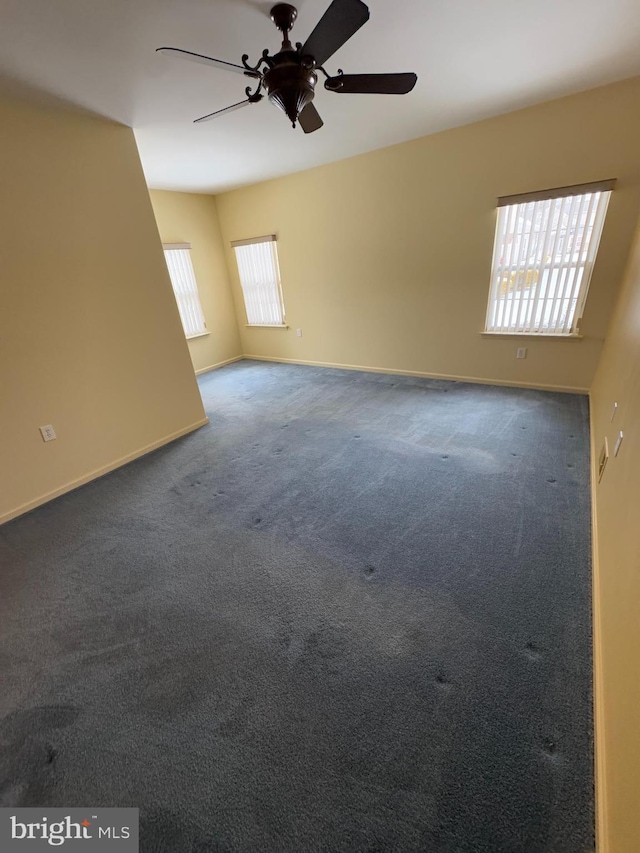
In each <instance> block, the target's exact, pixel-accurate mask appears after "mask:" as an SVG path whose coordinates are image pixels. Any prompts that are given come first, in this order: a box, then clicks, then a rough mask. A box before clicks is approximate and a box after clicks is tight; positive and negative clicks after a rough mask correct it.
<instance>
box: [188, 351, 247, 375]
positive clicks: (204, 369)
mask: <svg viewBox="0 0 640 853" xmlns="http://www.w3.org/2000/svg"><path fill="white" fill-rule="evenodd" d="M244 357H245V356H243V355H235V356H234V357H233V358H228V359H227V360H226V361H219V362H218V363H217V364H210V365H209V366H208V367H200V368H199V369H198V370H196V376H200V374H201V373H208V372H209V371H210V370H217V369H218V368H219V367H224V366H225V364H233V362H234V361H241V360H242V359H243V358H244Z"/></svg>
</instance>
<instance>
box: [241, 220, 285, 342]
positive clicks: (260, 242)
mask: <svg viewBox="0 0 640 853" xmlns="http://www.w3.org/2000/svg"><path fill="white" fill-rule="evenodd" d="M231 245H232V246H233V248H234V251H235V253H236V261H237V264H238V273H239V274H240V284H241V286H242V295H243V296H244V307H245V309H246V312H247V323H248V325H250V326H284V304H283V301H282V285H281V283H280V267H279V264H278V248H277V243H276V238H275V236H274V235H270V236H268V237H256V238H255V239H252V240H237V241H236V242H234V243H232V244H231Z"/></svg>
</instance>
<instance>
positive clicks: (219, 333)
mask: <svg viewBox="0 0 640 853" xmlns="http://www.w3.org/2000/svg"><path fill="white" fill-rule="evenodd" d="M151 203H152V205H153V210H154V213H155V215H156V221H157V223H158V230H159V231H160V237H161V239H162V242H163V243H191V260H192V261H193V269H194V272H195V275H196V281H197V282H198V292H199V294H200V302H201V304H202V310H203V311H204V316H205V320H206V323H207V329H208V330H209V334H208V335H207V336H206V337H201V338H193V339H192V340H190V341H188V342H187V343H188V345H189V351H190V353H191V359H192V361H193V366H194V368H195V370H206V369H207V368H209V367H214V366H215V365H218V364H220V363H224V362H225V361H229V360H231V359H234V358H238V357H239V356H240V355H241V354H242V349H241V346H240V335H239V334H238V324H237V322H236V315H235V310H234V304H233V298H232V295H231V290H230V286H229V273H228V271H227V263H226V258H225V253H224V250H223V248H222V236H221V234H220V224H219V222H218V213H217V210H216V201H215V198H213V197H212V196H208V195H196V194H194V193H178V192H163V191H161V190H152V191H151Z"/></svg>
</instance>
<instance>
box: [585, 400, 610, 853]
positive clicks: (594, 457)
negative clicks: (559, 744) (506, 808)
mask: <svg viewBox="0 0 640 853" xmlns="http://www.w3.org/2000/svg"><path fill="white" fill-rule="evenodd" d="M589 427H590V433H591V461H590V464H591V549H592V556H591V561H592V567H593V568H592V582H591V583H592V586H591V595H592V610H593V717H594V753H595V755H594V773H595V795H596V850H597V853H609V841H608V834H607V827H608V818H607V786H606V782H607V777H606V766H605V721H604V681H603V675H602V608H601V603H600V561H599V559H598V507H597V497H596V496H597V488H598V454H597V453H596V448H595V430H594V424H593V404H592V401H590V405H589Z"/></svg>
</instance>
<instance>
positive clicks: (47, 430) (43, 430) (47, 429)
mask: <svg viewBox="0 0 640 853" xmlns="http://www.w3.org/2000/svg"><path fill="white" fill-rule="evenodd" d="M40 435H41V436H42V440H43V441H53V439H54V438H57V435H56V431H55V430H54V428H53V427H52V425H51V424H47V425H46V426H41V427H40Z"/></svg>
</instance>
